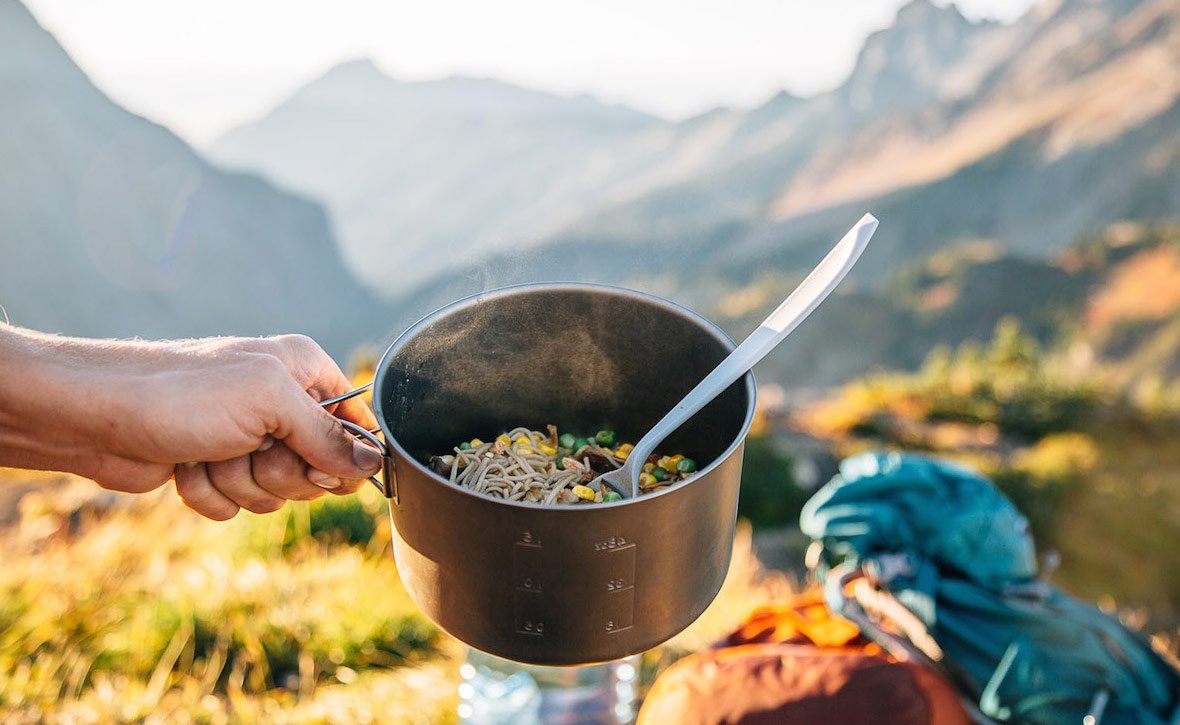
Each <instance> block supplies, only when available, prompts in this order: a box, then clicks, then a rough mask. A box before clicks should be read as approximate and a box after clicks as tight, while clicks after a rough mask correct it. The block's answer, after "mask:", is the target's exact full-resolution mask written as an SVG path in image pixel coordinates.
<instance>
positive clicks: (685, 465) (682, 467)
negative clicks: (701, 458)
mask: <svg viewBox="0 0 1180 725" xmlns="http://www.w3.org/2000/svg"><path fill="white" fill-rule="evenodd" d="M676 470H677V471H680V472H681V473H692V472H693V471H695V470H697V462H696V461H694V460H692V459H691V458H681V459H680V462H679V463H677V464H676Z"/></svg>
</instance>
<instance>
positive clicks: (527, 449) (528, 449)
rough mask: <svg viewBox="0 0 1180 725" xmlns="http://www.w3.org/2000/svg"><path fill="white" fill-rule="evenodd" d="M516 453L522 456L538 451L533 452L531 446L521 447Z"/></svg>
mask: <svg viewBox="0 0 1180 725" xmlns="http://www.w3.org/2000/svg"><path fill="white" fill-rule="evenodd" d="M516 452H517V453H519V454H520V455H522V456H523V455H526V454H529V453H536V451H535V450H533V449H532V447H531V446H520V447H519V448H517V449H516Z"/></svg>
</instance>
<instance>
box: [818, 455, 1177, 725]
mask: <svg viewBox="0 0 1180 725" xmlns="http://www.w3.org/2000/svg"><path fill="white" fill-rule="evenodd" d="M800 525H801V528H802V529H803V532H804V533H805V534H807V535H808V536H809V537H811V539H812V540H813V542H814V543H813V551H812V552H810V555H809V566H812V567H813V569H814V570H815V571H816V572H817V573H819V574H820V575H821V576H822V577H823V578H824V580H825V581H826V583H827V586H826V587H825V598H826V600H827V601H828V603H829V605H830V606H831V607H832V609H833V610H834V611H837V612H841V613H844V614H845V615H846V616H849V617H850V618H851V619H852V620H853V621H855V622H857V623H858V624H861V625H862V628H863V629H864V630H865V632H866V634H869V635H870V636H873V637H874V639H877V640H878V641H880V642H881V643H882V645H883V646H885V647H886V649H889V650H890V651H897V652H900V653H906V654H909V655H916V656H918V657H921V658H924V659H925V660H926V661H930V662H932V663H935V664H936V665H937V666H939V667H940V669H942V670H943V671H944V672H945V673H946V674H947V675H948V677H950V678H951V680H952V681H954V682H955V684H956V685H957V686H958V687H959V689H960V692H962V693H963V694H964V696H965V698H966V699H967V700H968V702H969V705H970V710H971V711H972V712H973V713H975V714H977V715H979V716H982V717H983V718H987V719H990V720H991V721H998V722H1014V723H1033V724H1034V725H1051V724H1056V723H1075V724H1076V723H1081V722H1083V719H1084V718H1087V717H1088V718H1091V719H1090V720H1086V722H1090V723H1101V725H1122V724H1123V723H1127V724H1128V725H1129V724H1131V723H1142V724H1143V725H1157V724H1158V725H1163V724H1165V723H1171V722H1178V721H1180V676H1178V674H1177V672H1176V671H1175V670H1174V669H1173V668H1172V667H1171V666H1170V665H1169V664H1168V663H1167V662H1165V661H1164V660H1163V658H1161V657H1160V656H1159V654H1157V653H1156V652H1155V651H1154V650H1153V649H1152V648H1151V646H1150V644H1149V643H1148V642H1147V641H1146V640H1144V639H1143V638H1142V637H1141V636H1139V635H1138V634H1136V633H1134V632H1131V631H1130V630H1128V629H1127V628H1126V627H1124V626H1123V625H1122V624H1121V623H1120V622H1119V621H1118V620H1117V619H1115V618H1113V617H1110V616H1108V615H1106V614H1104V613H1103V612H1101V611H1100V610H1099V609H1097V608H1096V607H1094V606H1092V605H1089V604H1086V603H1083V602H1081V601H1079V600H1077V599H1074V598H1073V597H1070V596H1069V595H1067V594H1065V593H1064V592H1062V591H1061V590H1060V589H1058V588H1057V587H1055V586H1053V585H1051V584H1049V583H1048V582H1045V581H1041V580H1038V579H1037V578H1036V553H1035V549H1034V546H1033V542H1032V537H1031V535H1030V533H1029V529H1028V523H1027V520H1026V519H1025V518H1024V517H1023V516H1022V515H1021V514H1020V512H1019V511H1017V509H1016V507H1015V506H1013V505H1012V503H1011V501H1009V500H1008V499H1007V498H1006V497H1004V495H1003V494H1002V493H1000V491H999V490H998V489H996V488H995V486H994V485H993V484H992V483H991V482H990V481H988V480H987V479H986V478H984V477H982V476H980V475H979V474H977V473H974V472H973V471H970V470H968V469H966V468H963V467H961V466H958V465H956V464H953V463H949V462H946V461H941V460H936V459H933V458H928V457H923V456H918V455H908V454H898V453H889V454H884V453H869V454H864V455H861V456H856V457H854V458H850V459H848V460H846V461H844V462H843V463H842V464H841V466H840V473H839V474H838V475H837V476H836V477H835V478H834V479H833V480H832V481H831V482H830V483H828V484H827V485H826V486H824V487H823V488H822V489H820V490H819V491H818V492H817V493H816V494H815V495H814V496H813V497H812V498H811V500H809V501H808V502H807V504H806V505H805V506H804V508H803V512H802V515H801V518H800ZM858 578H859V579H861V580H863V581H867V582H868V583H869V589H870V590H872V591H877V592H884V593H885V594H886V595H887V596H886V598H885V600H884V601H885V605H883V606H882V610H888V611H887V612H883V611H879V612H877V613H875V614H874V612H873V611H871V610H872V609H873V606H872V603H871V602H869V601H868V600H871V599H872V595H871V594H869V595H868V596H866V597H860V598H857V597H849V596H847V592H848V591H849V589H848V587H849V584H850V582H852V581H853V580H854V579H858ZM862 591H863V590H862ZM866 602H868V606H865V604H866ZM890 602H892V603H893V604H895V605H900V606H894V607H893V608H892V609H891V610H890V609H889V608H888V605H889V603H890ZM890 613H892V615H893V616H889V614H890ZM887 619H888V620H890V624H891V625H892V626H884V627H883V626H879V625H880V624H881V622H883V621H884V620H887ZM899 622H900V625H899Z"/></svg>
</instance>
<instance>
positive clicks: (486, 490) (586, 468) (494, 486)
mask: <svg viewBox="0 0 1180 725" xmlns="http://www.w3.org/2000/svg"><path fill="white" fill-rule="evenodd" d="M614 439H615V434H614V432H612V431H599V432H598V434H596V435H595V436H594V437H593V438H575V437H574V436H572V435H569V434H566V435H563V436H561V437H560V439H559V438H558V435H557V427H556V426H554V425H550V426H548V433H544V432H541V431H536V430H529V429H528V428H523V427H517V428H513V429H512V430H510V431H508V432H507V433H503V434H501V435H499V436H497V437H496V438H495V440H492V441H490V442H486V443H485V442H484V441H481V440H479V439H472V440H471V441H464V442H463V443H461V444H459V445H458V446H455V447H454V448H453V449H452V451H453V453H451V454H448V455H444V456H433V457H432V458H431V460H430V465H431V468H432V469H433V470H434V471H435V472H436V473H438V474H439V475H441V476H443V477H445V478H448V479H449V480H450V481H451V482H452V483H454V484H456V485H458V486H462V487H464V488H468V489H470V490H472V491H474V492H476V493H481V494H484V495H486V496H491V497H494V498H501V499H506V500H509V501H527V502H530V503H544V504H581V503H597V502H602V501H604V500H605V501H612V500H619V498H620V497H619V495H618V494H617V493H616V492H614V491H611V490H610V488H609V487H603V486H601V485H600V484H599V483H598V482H594V479H595V478H597V477H598V476H599V475H600V474H602V473H605V472H607V471H611V470H616V469H618V468H620V467H622V465H623V462H624V461H625V460H626V459H627V457H628V455H629V454H630V452H631V449H632V448H633V446H631V445H630V444H627V443H624V444H622V445H619V446H617V447H615V446H614ZM695 471H696V462H695V461H693V460H692V459H689V458H685V457H684V456H682V455H676V456H659V455H652V456H650V457H649V458H648V460H647V461H645V462H644V466H643V473H642V474H641V476H640V493H641V494H643V493H652V492H654V491H659V490H662V489H664V488H667V487H668V486H670V485H672V484H675V483H679V482H681V481H683V480H685V479H687V478H689V477H690V476H692V475H693V473H694V472H695Z"/></svg>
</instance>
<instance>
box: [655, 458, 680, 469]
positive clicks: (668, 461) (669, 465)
mask: <svg viewBox="0 0 1180 725" xmlns="http://www.w3.org/2000/svg"><path fill="white" fill-rule="evenodd" d="M656 465H657V466H659V467H660V468H662V469H664V470H665V471H671V470H674V469H675V468H676V461H673V460H672V457H671V456H664V457H663V458H661V459H660V460H658V461H656Z"/></svg>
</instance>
